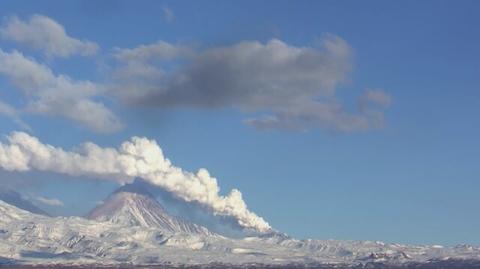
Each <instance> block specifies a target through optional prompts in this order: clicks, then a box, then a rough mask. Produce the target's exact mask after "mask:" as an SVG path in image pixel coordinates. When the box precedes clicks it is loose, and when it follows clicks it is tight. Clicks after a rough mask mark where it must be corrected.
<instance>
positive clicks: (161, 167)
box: [0, 132, 271, 232]
mask: <svg viewBox="0 0 480 269" xmlns="http://www.w3.org/2000/svg"><path fill="white" fill-rule="evenodd" d="M0 167H1V168H3V169H5V170H9V171H28V170H39V171H49V172H56V173H62V174H68V175H72V176H90V177H96V178H100V179H106V180H113V181H117V182H119V183H125V182H129V181H132V180H133V178H135V177H140V178H143V179H145V180H146V181H148V182H150V183H151V184H153V185H155V186H158V187H160V188H162V189H164V190H166V191H169V192H171V193H173V194H174V195H175V196H177V197H178V198H180V199H182V200H185V201H187V202H196V203H199V204H201V205H203V206H205V207H207V208H208V209H210V210H212V211H213V213H214V214H215V215H223V216H230V217H233V218H235V219H236V220H237V221H238V224H239V225H241V226H242V227H245V228H250V229H255V230H258V231H260V232H264V231H268V230H269V229H271V228H270V225H269V224H268V223H267V222H266V221H265V220H263V218H261V217H259V216H257V215H256V214H255V213H253V212H251V211H249V210H248V209H247V205H246V204H245V201H244V200H243V198H242V194H241V193H240V191H238V190H236V189H233V190H231V191H230V193H229V194H228V195H226V196H221V195H219V191H220V188H219V186H218V183H217V180H216V179H215V178H214V177H211V176H210V174H209V173H208V171H207V170H206V169H199V170H198V172H197V173H191V172H187V171H184V170H182V169H181V168H179V167H176V166H174V165H172V163H171V162H170V160H169V159H167V158H165V157H164V155H163V152H162V150H161V148H160V147H159V146H158V144H157V143H156V142H155V141H154V140H149V139H147V138H142V137H132V138H131V139H130V141H126V142H124V143H122V144H121V146H120V147H118V148H117V149H115V148H102V147H100V146H98V145H96V144H94V143H89V142H88V143H85V144H82V145H81V146H79V147H78V148H76V149H75V150H72V151H66V150H64V149H62V148H59V147H54V146H52V145H48V144H43V143H42V142H40V141H39V140H38V139H37V138H36V137H33V136H30V135H29V134H27V133H24V132H13V133H12V134H11V135H9V136H8V137H7V142H4V143H0Z"/></svg>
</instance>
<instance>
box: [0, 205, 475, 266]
mask: <svg viewBox="0 0 480 269" xmlns="http://www.w3.org/2000/svg"><path fill="white" fill-rule="evenodd" d="M0 216H1V217H0V257H3V258H5V259H8V260H15V261H17V262H21V263H52V262H53V263H104V264H114V263H125V262H128V263H134V264H158V263H165V262H171V263H177V264H207V263H211V262H220V263H228V264H245V263H264V264H289V263H346V264H357V263H365V262H370V261H382V262H387V263H405V262H412V261H417V262H426V261H429V260H432V259H445V258H447V257H453V258H458V259H477V260H478V259H480V249H479V248H476V247H471V246H458V247H455V248H446V247H445V248H441V247H438V246H437V247H435V246H434V247H432V246H405V245H396V244H384V243H381V242H370V241H333V240H326V241H325V240H296V239H293V238H290V237H288V236H285V235H281V234H271V235H264V236H262V237H248V238H244V239H230V238H226V237H221V236H211V235H204V234H198V233H186V232H181V233H178V232H169V231H166V230H165V229H163V228H154V227H142V226H138V225H133V226H132V225H124V224H122V223H112V222H98V221H94V220H87V219H83V218H78V217H72V218H58V217H57V218H51V217H46V216H40V215H35V214H32V213H30V212H27V211H24V210H21V209H19V208H16V207H14V206H12V205H9V204H7V203H4V202H1V201H0Z"/></svg>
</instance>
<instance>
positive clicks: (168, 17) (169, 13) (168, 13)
mask: <svg viewBox="0 0 480 269" xmlns="http://www.w3.org/2000/svg"><path fill="white" fill-rule="evenodd" d="M162 12H163V18H164V19H165V21H166V22H172V21H173V20H175V14H174V13H173V10H171V9H170V8H169V7H167V6H164V7H163V8H162Z"/></svg>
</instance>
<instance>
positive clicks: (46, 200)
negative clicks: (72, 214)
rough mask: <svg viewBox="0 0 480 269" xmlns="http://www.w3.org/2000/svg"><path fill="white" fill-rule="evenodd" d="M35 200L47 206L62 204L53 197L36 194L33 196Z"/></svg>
mask: <svg viewBox="0 0 480 269" xmlns="http://www.w3.org/2000/svg"><path fill="white" fill-rule="evenodd" d="M34 199H35V200H36V201H37V202H40V203H42V204H45V205H48V206H63V202H62V201H60V200H58V199H55V198H46V197H42V196H37V197H35V198H34Z"/></svg>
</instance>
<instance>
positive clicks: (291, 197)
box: [0, 0, 480, 245]
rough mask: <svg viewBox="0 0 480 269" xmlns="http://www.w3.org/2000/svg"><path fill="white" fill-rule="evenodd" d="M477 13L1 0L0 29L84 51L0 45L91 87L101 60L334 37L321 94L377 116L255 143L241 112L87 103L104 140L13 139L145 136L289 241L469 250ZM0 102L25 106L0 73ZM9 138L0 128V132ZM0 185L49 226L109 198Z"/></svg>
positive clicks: (41, 126) (476, 7)
mask: <svg viewBox="0 0 480 269" xmlns="http://www.w3.org/2000/svg"><path fill="white" fill-rule="evenodd" d="M97 2H98V3H97ZM167 10H168V12H169V13H170V15H168V14H166V12H167ZM479 13H480V2H478V1H438V0H435V1H236V2H234V1H188V2H187V1H128V2H127V1H111V0H107V1H68V2H67V1H42V2H40V1H30V2H27V1H2V2H1V3H0V16H1V17H2V18H3V20H4V22H5V21H7V20H8V18H9V17H11V16H17V17H18V18H20V19H21V20H28V18H29V17H30V16H32V15H34V14H41V15H44V16H47V17H49V18H51V19H53V20H55V21H56V22H58V23H59V24H61V25H63V27H65V29H66V31H67V33H68V35H69V36H71V37H74V38H78V39H79V40H89V41H92V42H95V43H96V44H98V47H99V50H98V52H97V53H96V54H95V55H94V56H88V57H81V56H73V57H69V58H62V57H58V58H55V57H48V56H44V55H42V53H41V52H39V51H38V50H35V49H31V48H29V47H28V46H25V45H21V44H18V43H16V42H14V41H12V40H6V39H0V48H1V49H3V50H4V51H6V52H10V51H12V50H13V49H16V50H19V51H21V52H23V53H24V55H26V56H28V57H31V58H33V59H35V60H36V61H38V62H40V63H43V64H45V65H47V66H48V67H49V68H51V69H52V70H53V71H54V72H55V73H56V74H66V75H68V76H70V77H71V78H73V79H75V80H91V81H94V82H105V81H106V80H107V78H106V77H108V75H105V73H107V72H108V71H105V65H106V62H109V59H108V57H109V55H110V54H111V53H112V51H113V48H134V47H137V46H139V45H142V44H144V45H145V44H152V43H155V42H157V41H158V40H163V41H165V42H169V43H172V44H189V45H192V46H194V47H197V48H199V50H208V49H209V48H214V47H220V46H231V45H232V44H236V43H238V42H242V41H255V40H256V41H259V42H261V43H262V44H263V43H265V42H268V41H269V40H271V39H272V38H276V39H279V40H282V42H285V43H286V44H288V45H290V46H295V47H315V46H316V44H317V43H318V42H319V41H318V40H319V39H321V38H322V37H324V36H325V35H326V34H331V35H335V36H338V37H340V38H342V39H343V40H344V41H345V42H346V43H348V45H349V47H350V48H351V51H352V56H351V57H352V63H353V66H352V70H351V71H350V72H349V73H348V76H347V79H346V82H345V83H342V84H341V85H339V86H337V87H336V98H338V99H339V100H342V103H343V104H344V105H345V107H346V109H347V110H353V109H354V107H355V104H356V101H355V100H356V98H357V97H358V95H359V94H360V93H361V92H362V91H363V90H364V89H366V88H378V89H382V90H383V91H384V92H386V93H388V95H389V96H390V97H391V105H390V106H389V107H388V109H386V110H385V111H384V116H385V123H384V125H383V126H382V127H381V128H368V130H362V131H355V132H337V131H333V132H332V131H331V130H326V129H325V128H321V127H315V126H314V127H313V128H309V130H308V131H296V130H284V129H274V130H267V131H265V130H257V129H255V128H252V127H251V126H248V125H245V124H243V123H242V120H244V119H245V118H248V115H247V114H246V112H245V111H243V110H241V109H240V110H239V109H235V108H232V107H229V106H228V105H227V106H224V107H219V108H217V107H214V108H207V109H205V108H200V109H199V108H197V107H195V106H178V107H177V106H165V107H163V106H161V105H159V106H153V107H149V106H146V107H138V106H130V105H126V104H122V102H121V101H119V100H117V99H115V98H108V97H98V98H99V100H101V101H102V102H103V103H104V104H105V106H107V107H108V108H109V109H110V110H111V111H113V112H114V113H115V115H117V116H118V118H120V119H121V120H122V122H123V123H124V128H123V129H120V130H118V131H116V132H111V133H101V132H100V133H99V132H95V131H92V130H91V129H90V128H87V127H85V126H81V125H80V126H79V125H78V124H77V123H75V122H74V121H72V120H70V119H66V118H63V117H61V116H58V115H57V116H55V115H53V116H50V115H43V114H36V113H32V112H22V114H21V118H22V120H23V121H24V122H25V123H26V124H28V125H29V126H30V128H31V130H30V131H28V132H29V133H31V134H32V135H34V136H36V137H38V138H39V139H40V140H42V141H43V142H46V143H49V144H52V145H56V146H61V147H64V148H71V147H73V146H75V145H78V144H80V143H82V142H85V141H92V142H95V143H97V144H99V145H102V146H113V147H115V146H117V145H118V144H119V143H121V142H122V141H124V140H127V139H129V138H130V137H131V136H133V135H137V136H146V137H149V138H152V139H155V140H157V141H158V143H159V144H160V145H161V147H162V149H163V150H164V152H165V154H166V156H167V157H169V158H170V159H171V160H172V161H173V162H174V163H175V164H176V165H178V166H181V167H183V168H185V169H186V170H191V171H195V170H197V169H198V168H200V167H205V168H208V170H209V171H210V173H211V174H212V175H214V176H215V177H216V178H218V180H219V184H220V186H221V188H222V190H230V189H231V188H238V189H240V190H241V191H242V193H243V195H244V198H245V200H246V202H247V203H248V206H249V208H251V209H252V210H253V211H254V212H256V213H258V214H259V215H260V216H262V217H264V218H265V219H266V220H267V221H268V222H269V223H270V224H272V226H273V227H275V228H276V229H278V230H281V231H284V232H286V233H288V234H291V235H293V236H295V237H299V238H319V239H329V238H333V239H370V240H382V241H386V242H400V243H416V244H417V243H420V244H433V243H435V244H446V245H453V244H457V243H471V244H476V245H480V233H479V232H478V227H480V214H478V211H479V208H480V195H479V193H480V142H479V137H480V118H479V116H480V91H479V90H480V89H479V87H480V52H479V48H480V28H479V27H478V26H479V25H480V16H478V14H479ZM175 64H177V63H173V64H172V66H174V65H175ZM180 64H181V63H180ZM107 69H108V68H107ZM0 98H1V99H2V101H4V102H6V103H9V104H10V105H12V106H13V107H17V108H21V107H22V106H23V105H24V104H25V103H27V101H26V98H27V97H25V95H24V94H22V93H20V92H19V91H16V90H15V89H14V86H12V85H11V83H10V82H9V80H8V79H7V78H6V77H5V76H2V75H1V74H0ZM96 98H97V97H96ZM246 115H247V116H246ZM19 129H20V128H19V125H18V124H16V123H15V122H14V121H12V119H11V118H10V117H6V116H1V117H0V133H1V134H2V135H7V134H9V133H10V132H11V131H14V130H19ZM0 175H1V178H2V179H4V180H5V181H7V179H8V180H11V179H14V180H19V181H22V180H26V179H27V178H28V179H29V181H28V182H29V183H27V184H24V185H25V186H23V185H22V187H24V188H25V189H24V190H23V192H25V193H29V194H30V195H41V196H45V197H50V198H57V199H59V200H61V201H62V202H63V203H64V204H65V205H64V206H63V207H52V208H50V210H51V211H52V212H56V213H57V214H72V212H73V214H83V213H85V212H87V211H88V209H89V208H91V207H93V206H94V205H95V201H98V200H101V199H102V198H103V197H104V196H105V195H107V194H108V193H109V192H110V191H112V190H113V189H114V188H115V187H116V186H115V184H113V183H107V182H98V181H93V180H84V179H78V178H71V179H69V180H64V178H65V177H66V176H64V175H55V174H51V173H37V172H29V173H7V172H1V173H0ZM30 180H33V182H37V183H38V184H30V183H31V181H30ZM39 182H42V183H39Z"/></svg>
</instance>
